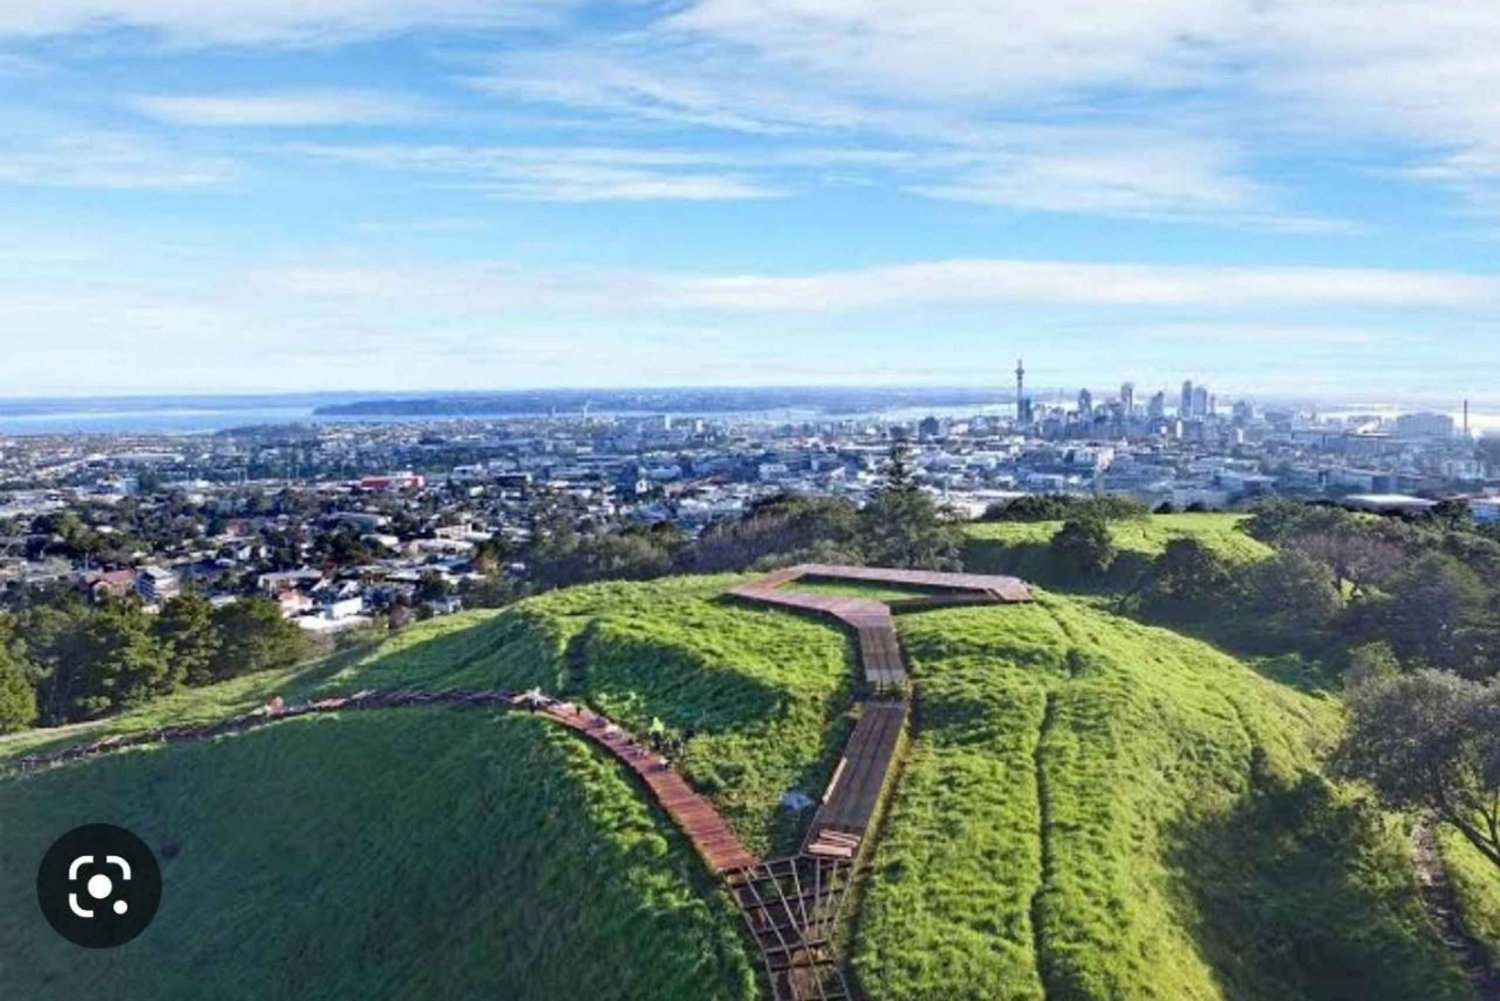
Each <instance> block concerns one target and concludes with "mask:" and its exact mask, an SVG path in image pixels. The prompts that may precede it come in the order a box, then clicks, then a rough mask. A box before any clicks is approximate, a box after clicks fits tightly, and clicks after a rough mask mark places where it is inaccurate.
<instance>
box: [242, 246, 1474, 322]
mask: <svg viewBox="0 0 1500 1001" xmlns="http://www.w3.org/2000/svg"><path fill="white" fill-rule="evenodd" d="M257 280H259V281H264V282H267V283H269V284H270V285H272V286H274V287H275V288H277V289H278V290H281V291H292V292H297V293H300V294H309V295H321V296H333V297H344V296H353V297H372V298H383V299H391V298H396V299H403V300H404V299H408V298H410V297H438V298H446V297H447V296H448V295H449V294H450V293H452V292H454V291H456V290H458V289H461V288H468V289H484V290H486V291H485V292H484V293H481V294H483V295H490V296H493V297H494V302H493V303H491V305H494V306H496V307H500V306H502V305H503V304H505V303H507V302H508V303H510V304H511V308H515V304H516V303H518V302H525V303H529V304H534V305H537V306H541V304H543V303H546V304H547V305H546V306H545V307H544V308H548V309H550V308H553V307H554V306H564V307H576V306H580V305H582V306H587V307H589V308H595V307H599V306H609V307H610V308H624V309H627V310H631V311H637V310H641V309H655V310H709V311H726V312H728V313H730V314H733V313H740V312H747V313H755V312H765V313H812V314H827V313H842V312H861V311H870V310H884V309H909V308H926V307H947V306H973V305H983V304H1003V303H1012V304H1035V305H1049V306H1110V307H1131V306H1139V307H1173V308H1177V307H1195V308H1203V307H1211V308H1215V309H1227V308H1240V307H1256V308H1262V309H1264V308H1272V309H1284V308H1297V307H1309V306H1324V305H1359V306H1372V307H1386V308H1397V309H1401V308H1420V309H1433V308H1439V309H1441V308H1459V307H1470V308H1472V307H1484V308H1493V307H1495V306H1497V305H1500V279H1497V278H1494V277H1490V276H1485V275H1471V274H1464V273H1457V272H1427V271H1398V270H1387V269H1359V268H1320V267H1209V266H1168V265H1141V264H1125V263H1079V262H1071V261H1031V260H995V259H970V260H943V261H920V262H913V263H908V264H896V265H886V266H879V267H869V268H857V269H849V270H840V271H822V272H813V273H809V274H805V275H799V276H791V277H785V276H779V275H765V274H719V275H690V274H676V273H669V272H654V271H612V270H607V269H576V270H557V271H537V270H534V269H518V268H515V267H511V266H502V265H490V264H482V263H476V264H470V265H465V266H462V267H453V268H448V267H437V268H433V267H418V268H410V267H395V268H392V267H378V266H377V267H371V266H361V267H349V266H338V267H296V268H281V269H268V270H264V271H261V272H259V273H258V276H257ZM471 294H472V293H471Z"/></svg>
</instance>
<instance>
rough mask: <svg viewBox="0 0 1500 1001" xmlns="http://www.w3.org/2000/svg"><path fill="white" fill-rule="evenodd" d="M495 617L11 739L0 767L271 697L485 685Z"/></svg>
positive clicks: (458, 618)
mask: <svg viewBox="0 0 1500 1001" xmlns="http://www.w3.org/2000/svg"><path fill="white" fill-rule="evenodd" d="M497 614H498V613H496V612H493V611H472V612H463V613H461V614H458V615H452V616H447V617H444V618H438V619H430V620H428V621H426V622H418V623H416V624H414V625H412V626H411V627H409V628H407V629H405V630H403V631H402V632H400V633H398V634H396V635H395V636H391V637H389V638H387V639H386V640H384V641H383V642H381V643H380V644H378V645H377V646H374V647H367V648H362V649H356V650H349V651H345V652H342V653H338V654H335V655H334V656H332V657H329V658H326V659H323V660H319V661H317V662H315V663H312V664H300V665H298V666H296V667H291V668H286V669H284V670H278V671H263V672H261V673H258V674H249V675H245V676H243V677H239V678H235V679H233V680H231V681H225V682H221V683H219V684H215V685H209V686H206V687H204V688H184V689H181V690H179V691H177V692H174V693H173V694H171V695H168V696H166V697H164V698H160V699H157V700H155V701H153V702H151V703H149V704H147V705H144V706H141V707H139V708H136V709H132V710H130V711H128V712H125V713H121V714H120V715H118V716H112V717H110V718H108V719H102V720H97V721H94V722H90V723H78V724H73V725H71V726H63V727H56V728H50V729H37V730H25V731H22V732H20V733H12V734H6V735H4V736H0V762H4V760H5V759H7V758H11V757H17V756H20V755H23V754H28V753H32V752H45V751H48V750H53V749H56V748H59V747H66V746H68V745H70V744H76V743H81V742H84V741H88V740H94V739H96V738H98V737H102V736H107V735H109V734H113V733H129V732H132V731H137V730H149V729H151V728H153V727H157V726H162V725H164V724H167V723H201V722H208V721H210V720H216V719H222V718H224V717H225V716H232V715H234V714H235V713H241V712H245V711H246V710H249V709H254V708H255V707H256V706H260V705H264V704H265V703H266V701H267V700H268V699H270V698H271V697H272V696H274V695H281V696H283V697H285V698H286V699H288V700H296V699H302V698H308V697H314V696H318V695H329V694H339V693H342V694H348V693H350V692H353V691H356V690H358V689H360V688H365V687H375V686H397V687H402V686H404V687H413V688H417V687H441V686H443V685H472V686H476V687H483V686H487V685H489V684H491V683H492V682H493V681H494V679H495V676H496V674H497V670H496V668H495V666H494V664H493V663H492V660H491V658H492V656H493V654H494V652H495V649H496V643H495V630H494V626H493V620H494V618H495V616H496V615H497Z"/></svg>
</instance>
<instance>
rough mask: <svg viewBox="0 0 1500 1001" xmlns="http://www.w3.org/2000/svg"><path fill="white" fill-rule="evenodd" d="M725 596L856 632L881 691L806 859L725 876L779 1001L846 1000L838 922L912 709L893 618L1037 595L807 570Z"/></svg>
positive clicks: (964, 578)
mask: <svg viewBox="0 0 1500 1001" xmlns="http://www.w3.org/2000/svg"><path fill="white" fill-rule="evenodd" d="M799 580H809V581H835V582H837V581H854V582H858V583H866V584H890V585H895V586H897V587H910V588H913V589H921V590H923V591H927V592H929V593H927V594H921V593H913V595H912V597H911V598H908V599H901V600H896V601H890V602H885V601H876V600H874V599H872V598H860V597H855V596H845V595H837V594H813V593H809V592H802V591H798V590H796V588H795V586H789V585H794V584H795V582H796V581H799ZM728 593H729V594H730V595H731V596H733V597H735V598H738V599H740V600H742V601H750V602H755V603H758V604H762V605H772V606H776V607H779V608H790V609H796V610H799V611H806V612H813V613H816V614H819V615H823V616H826V617H828V618H832V619H834V620H836V621H838V622H840V623H842V624H843V625H845V626H847V627H849V628H850V629H852V630H854V635H855V637H856V639H857V640H858V643H859V661H860V668H861V670H862V671H863V673H864V679H865V683H866V684H867V685H868V686H869V687H870V689H871V690H873V692H874V693H875V694H874V696H873V697H871V698H866V699H864V700H862V701H861V702H860V714H859V722H858V723H856V724H855V727H854V732H853V733H852V734H850V735H849V740H848V742H847V743H846V744H845V745H844V751H843V754H842V755H840V757H839V761H838V764H837V765H836V766H835V767H834V772H833V776H832V778H830V779H829V781H828V787H827V789H825V790H824V792H823V799H822V802H821V803H820V804H819V806H818V810H817V812H816V813H815V814H814V815H813V819H812V823H811V824H810V825H809V826H808V829H807V833H806V835H805V836H804V838H803V840H802V847H801V850H800V851H799V852H798V853H797V854H796V855H793V856H790V857H788V858H780V859H771V860H769V861H766V862H763V863H761V864H760V865H758V866H756V867H754V868H752V869H746V870H742V871H740V872H736V873H730V874H729V876H728V879H729V884H730V887H731V888H732V889H733V891H734V893H735V900H736V901H737V902H738V903H739V905H740V911H741V913H742V914H744V916H745V920H746V923H747V924H748V925H749V928H750V933H751V936H752V937H753V938H754V939H755V942H756V944H757V945H758V946H759V947H760V950H761V955H762V957H763V959H764V962H765V967H766V975H767V977H769V978H770V981H771V990H772V993H773V994H774V996H775V998H776V1001H843V999H850V998H853V997H854V994H853V992H852V991H851V990H850V987H849V983H848V979H847V977H846V975H845V972H844V963H843V958H842V957H841V956H840V954H839V950H838V948H837V938H836V935H835V925H836V923H837V922H838V920H839V919H840V918H841V916H842V914H843V911H844V902H845V900H846V898H847V896H848V891H849V887H850V885H851V884H852V883H853V881H854V877H855V874H856V872H857V871H858V869H857V867H858V865H859V862H860V859H861V858H862V857H863V856H864V855H865V851H866V849H867V847H868V845H869V841H870V836H871V833H872V828H873V826H874V824H875V816H876V813H877V812H878V810H879V808H880V800H881V795H882V793H883V792H884V791H885V789H886V786H887V785H888V783H889V781H890V775H891V771H892V768H893V767H894V765H895V760H896V750H897V748H898V747H899V746H900V743H901V734H902V732H903V731H904V730H905V728H906V720H907V717H908V715H909V711H910V702H909V701H908V698H907V687H908V681H909V678H908V675H907V671H906V659H905V657H904V656H903V655H902V652H901V643H900V641H899V639H898V638H897V636H896V623H895V618H894V617H893V615H892V613H893V612H896V611H920V610H923V609H928V608H948V607H954V606H958V605H995V604H1008V603H1013V602H1024V601H1030V600H1031V592H1030V591H1029V590H1028V589H1027V587H1026V585H1025V584H1024V583H1022V582H1021V581H1020V580H1017V579H1016V578H1014V577H995V576H987V575H983V574H951V573H936V572H931V571H926V570H891V569H884V568H878V567H849V566H835V565H830V564H822V563H808V564H802V565H799V566H794V567H788V568H787V569H785V570H777V571H775V572H774V573H770V574H767V575H765V576H763V577H759V578H757V579H755V580H753V581H751V582H750V583H748V584H742V585H740V586H739V587H736V588H733V589H731V590H730V591H729V592H728Z"/></svg>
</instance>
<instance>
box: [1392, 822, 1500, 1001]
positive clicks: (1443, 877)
mask: <svg viewBox="0 0 1500 1001" xmlns="http://www.w3.org/2000/svg"><path fill="white" fill-rule="evenodd" d="M1411 861H1412V865H1413V866H1415V867H1416V870H1417V885H1418V887H1419V888H1420V889H1421V891H1422V903H1423V904H1424V905H1425V906H1426V908H1427V916H1428V917H1429V918H1430V919H1431V920H1432V923H1433V925H1434V926H1435V927H1436V928H1437V931H1438V937H1439V938H1441V939H1442V940H1443V945H1444V946H1446V947H1447V949H1448V952H1449V954H1451V955H1452V956H1453V960H1454V962H1456V963H1458V966H1459V969H1461V970H1463V971H1464V975H1465V976H1467V977H1468V978H1469V983H1470V984H1471V985H1472V986H1473V988H1474V993H1475V994H1477V995H1478V996H1479V997H1480V998H1482V999H1483V1001H1500V977H1496V976H1495V974H1494V972H1493V971H1492V970H1491V969H1490V964H1489V956H1488V954H1487V953H1486V952H1485V948H1484V946H1483V945H1481V944H1480V943H1479V942H1478V941H1477V940H1476V939H1475V938H1474V936H1472V935H1470V934H1469V929H1468V928H1467V927H1465V926H1464V917H1463V911H1462V910H1460V909H1459V906H1458V896H1457V895H1456V894H1455V893H1454V892H1453V887H1452V885H1451V884H1450V883H1449V882H1448V866H1447V865H1446V864H1445V863H1444V862H1443V856H1442V853H1441V852H1440V851H1439V850H1438V840H1437V830H1436V828H1435V827H1434V826H1433V822H1432V821H1431V820H1430V819H1428V818H1426V817H1423V818H1422V819H1421V820H1419V821H1417V824H1416V826H1415V827H1413V828H1412V832H1411Z"/></svg>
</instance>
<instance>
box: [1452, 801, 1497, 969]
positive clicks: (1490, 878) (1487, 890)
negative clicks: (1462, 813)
mask: <svg viewBox="0 0 1500 1001" xmlns="http://www.w3.org/2000/svg"><path fill="white" fill-rule="evenodd" d="M1438 847H1439V849H1440V850H1441V851H1442V853H1443V863H1444V864H1445V865H1446V866H1447V867H1448V883H1449V885H1451V886H1452V887H1453V893H1454V895H1455V896H1456V897H1457V898H1458V906H1459V910H1460V911H1461V912H1462V913H1463V919H1464V927H1465V928H1467V929H1468V932H1469V934H1470V935H1472V936H1474V937H1475V938H1476V939H1478V940H1479V941H1480V942H1481V943H1482V944H1483V945H1484V947H1485V949H1486V951H1488V952H1489V957H1490V963H1491V964H1494V965H1500V869H1496V868H1495V866H1494V865H1493V864H1492V863H1491V862H1490V861H1489V860H1488V859H1486V858H1485V857H1484V856H1483V855H1481V854H1479V851H1478V850H1477V849H1475V847H1474V846H1473V845H1471V844H1469V843H1468V842H1467V841H1465V840H1464V837H1463V835H1462V834H1459V833H1458V832H1456V831H1454V830H1452V829H1450V828H1447V827H1444V828H1442V830H1441V831H1439V834H1438Z"/></svg>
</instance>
